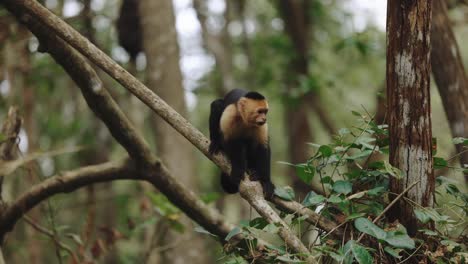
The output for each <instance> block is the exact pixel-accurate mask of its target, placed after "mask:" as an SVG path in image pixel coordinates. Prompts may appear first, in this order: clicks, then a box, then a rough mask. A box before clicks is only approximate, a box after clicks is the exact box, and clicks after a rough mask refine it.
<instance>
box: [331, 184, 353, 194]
mask: <svg viewBox="0 0 468 264" xmlns="http://www.w3.org/2000/svg"><path fill="white" fill-rule="evenodd" d="M333 190H334V191H335V192H337V193H342V194H345V195H346V194H348V193H350V192H352V191H353V185H352V184H351V183H350V182H348V181H336V182H335V184H333Z"/></svg>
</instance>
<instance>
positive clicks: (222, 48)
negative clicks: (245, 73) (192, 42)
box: [193, 0, 236, 97]
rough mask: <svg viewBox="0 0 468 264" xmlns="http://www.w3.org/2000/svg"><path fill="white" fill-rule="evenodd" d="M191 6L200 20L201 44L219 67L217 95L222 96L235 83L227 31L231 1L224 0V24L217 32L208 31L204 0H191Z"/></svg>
mask: <svg viewBox="0 0 468 264" xmlns="http://www.w3.org/2000/svg"><path fill="white" fill-rule="evenodd" d="M193 7H194V9H195V12H196V13H197V18H198V21H199V22H200V27H201V34H202V37H203V44H204V46H205V47H206V49H207V50H208V51H209V52H210V53H211V54H213V56H214V58H215V61H216V68H217V69H219V73H220V85H216V89H217V93H218V96H220V97H224V95H225V94H226V93H227V92H229V91H230V90H232V89H234V88H235V84H236V83H235V80H234V70H233V51H232V46H231V42H232V40H231V37H230V35H229V32H228V26H229V22H230V21H231V15H230V8H231V3H230V2H229V1H226V10H225V11H224V19H225V24H224V26H223V29H222V30H221V31H220V32H219V33H218V34H214V33H212V32H210V30H209V28H208V23H207V19H208V17H207V15H208V8H207V3H206V1H204V0H193Z"/></svg>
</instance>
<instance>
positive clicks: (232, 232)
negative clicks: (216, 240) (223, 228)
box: [225, 226, 242, 241]
mask: <svg viewBox="0 0 468 264" xmlns="http://www.w3.org/2000/svg"><path fill="white" fill-rule="evenodd" d="M240 233H242V229H240V228H239V227H237V226H236V227H234V228H233V229H232V230H231V232H229V234H228V235H227V236H226V238H225V240H226V241H229V240H230V239H231V238H232V237H234V236H236V235H238V234H240Z"/></svg>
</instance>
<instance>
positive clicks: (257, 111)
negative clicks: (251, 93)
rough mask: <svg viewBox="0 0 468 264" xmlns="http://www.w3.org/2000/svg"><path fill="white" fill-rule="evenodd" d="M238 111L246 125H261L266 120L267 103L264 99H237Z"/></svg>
mask: <svg viewBox="0 0 468 264" xmlns="http://www.w3.org/2000/svg"><path fill="white" fill-rule="evenodd" d="M239 112H240V115H241V116H242V119H243V120H244V122H245V123H246V124H247V125H248V126H254V127H261V126H263V125H265V124H266V122H267V113H268V103H267V101H266V100H252V99H248V98H242V99H241V100H239Z"/></svg>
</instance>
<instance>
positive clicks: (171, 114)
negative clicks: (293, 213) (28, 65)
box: [3, 0, 308, 253]
mask: <svg viewBox="0 0 468 264" xmlns="http://www.w3.org/2000/svg"><path fill="white" fill-rule="evenodd" d="M3 4H4V5H5V6H6V7H7V8H8V9H9V10H10V11H11V12H13V13H15V11H16V12H19V11H18V10H21V11H25V12H27V13H28V14H30V15H31V16H33V17H34V18H37V19H38V20H40V21H41V22H42V23H43V24H44V25H46V27H47V28H49V29H51V30H52V31H54V32H55V33H56V34H57V35H59V36H60V37H61V38H63V39H64V40H66V41H67V42H68V43H69V44H70V45H72V46H73V47H75V48H76V49H78V50H79V51H80V52H82V53H83V54H84V55H86V56H87V57H88V58H89V59H90V60H91V61H93V62H94V63H95V64H96V65H98V66H99V67H101V68H102V69H103V70H104V71H106V72H107V73H108V74H109V75H111V76H112V77H113V78H114V79H116V80H117V81H118V82H119V83H121V84H122V85H123V86H124V87H125V88H127V89H128V90H129V91H130V92H132V93H133V94H135V95H136V96H137V97H138V98H140V99H141V100H142V101H143V102H144V103H145V104H147V105H148V106H149V107H150V108H151V109H152V110H154V111H155V112H156V113H157V114H158V115H160V116H161V117H162V118H163V119H164V120H166V121H167V122H168V123H169V124H170V125H171V126H173V127H174V128H175V129H176V130H177V131H178V132H179V133H181V134H182V135H183V136H184V137H186V138H187V139H188V140H189V141H190V142H191V143H192V144H193V145H195V146H196V147H197V148H198V149H199V150H200V151H202V152H203V153H204V154H205V155H206V156H207V157H208V158H210V159H211V160H213V161H214V162H215V163H216V164H217V165H218V166H219V167H221V169H222V170H223V171H227V172H228V171H230V166H229V163H228V162H227V161H226V159H225V158H224V156H222V155H216V156H210V155H209V154H208V148H207V147H208V142H209V141H208V139H206V138H205V137H204V136H203V134H202V133H201V132H200V131H198V130H197V129H195V128H194V127H193V126H192V125H191V124H190V123H189V122H188V121H187V120H185V119H184V118H183V117H182V116H181V115H179V114H178V113H177V112H176V111H174V110H173V109H172V108H171V107H170V106H168V105H167V104H166V103H165V102H164V101H163V100H162V99H161V98H159V97H158V96H157V95H156V94H154V93H153V92H152V91H151V90H149V89H148V88H147V87H145V86H144V85H143V84H142V83H140V82H139V81H138V80H137V79H136V78H134V77H133V76H132V75H131V74H129V73H128V72H127V71H125V70H124V69H123V68H122V67H120V66H119V65H118V64H117V63H115V62H114V61H112V59H110V58H109V57H108V56H107V55H106V54H104V53H103V52H102V51H100V50H99V49H98V48H96V47H95V46H94V45H93V44H92V43H90V42H89V41H88V40H86V39H85V38H83V37H82V36H81V35H80V34H79V33H78V32H76V31H75V30H74V29H73V28H71V27H69V26H68V25H67V24H66V23H65V22H63V21H62V20H61V19H59V18H58V17H56V16H55V15H53V14H52V13H51V12H49V11H48V10H47V9H46V8H44V7H42V6H41V5H40V4H38V3H37V2H35V1H30V0H20V1H13V0H4V1H3ZM20 19H21V20H22V21H24V20H25V19H27V17H26V16H24V15H22V16H21V17H20ZM158 164H159V163H158ZM159 165H160V164H159ZM166 180H167V179H166ZM172 180H173V179H172ZM243 184H245V183H243ZM253 184H258V183H255V182H254V183H253ZM179 185H180V184H179ZM179 187H181V188H183V187H182V186H179ZM242 189H245V188H241V190H242ZM165 194H166V193H165ZM249 195H250V194H248V193H244V194H243V196H244V198H246V197H249ZM172 196H175V195H172ZM168 198H170V200H171V201H172V202H174V203H175V204H176V205H177V206H179V205H180V201H178V198H179V197H172V198H173V200H174V201H173V200H172V199H171V197H168ZM250 201H251V200H250ZM181 209H184V208H181ZM188 209H190V208H186V210H188ZM270 209H271V208H270ZM184 211H185V210H184ZM272 212H273V213H274V214H276V213H275V212H274V211H272ZM268 215H269V214H266V216H268ZM276 216H277V215H276ZM195 220H196V219H195ZM269 220H271V219H269ZM284 230H285V232H290V231H289V230H288V229H287V228H284ZM283 238H284V237H283ZM285 240H286V239H285ZM290 246H291V248H293V249H294V250H295V251H297V252H304V250H302V249H303V248H304V247H303V248H301V247H296V245H294V244H291V245H290ZM302 246H303V245H302ZM304 253H308V251H305V252H304Z"/></svg>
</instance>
